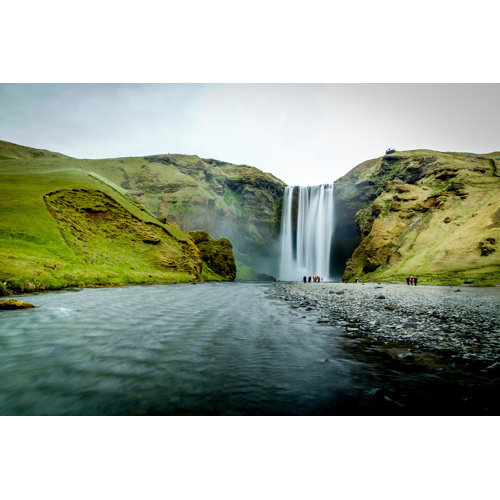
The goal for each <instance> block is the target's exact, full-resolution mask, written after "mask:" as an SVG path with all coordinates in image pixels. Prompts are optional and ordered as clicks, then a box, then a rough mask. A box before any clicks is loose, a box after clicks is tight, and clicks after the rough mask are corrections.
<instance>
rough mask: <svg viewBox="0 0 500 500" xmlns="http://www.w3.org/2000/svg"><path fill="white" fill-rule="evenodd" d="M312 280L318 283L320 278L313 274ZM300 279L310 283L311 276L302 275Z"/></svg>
mask: <svg viewBox="0 0 500 500" xmlns="http://www.w3.org/2000/svg"><path fill="white" fill-rule="evenodd" d="M312 280H313V281H314V283H319V282H320V281H321V278H320V277H319V276H313V277H312ZM302 281H303V282H304V283H311V276H309V277H306V276H303V277H302Z"/></svg>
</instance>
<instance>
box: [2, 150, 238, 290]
mask: <svg viewBox="0 0 500 500" xmlns="http://www.w3.org/2000/svg"><path fill="white" fill-rule="evenodd" d="M87 165H88V162H87V161H85V160H76V159H73V158H69V157H67V156H64V155H61V154H59V153H52V152H49V151H43V150H36V149H33V148H25V147H22V146H17V145H15V144H11V143H7V142H2V141H0V213H1V218H0V255H1V260H0V283H1V286H0V295H5V294H6V293H8V292H9V290H13V291H17V292H27V291H35V290H45V289H54V288H62V287H68V286H92V285H95V286H99V285H109V284H126V283H147V282H162V283H165V282H174V281H176V282H177V281H190V280H200V279H203V278H204V277H205V278H210V279H230V278H228V277H226V276H220V275H219V274H218V273H217V271H214V270H213V269H209V268H208V267H207V264H206V263H205V264H204V262H203V260H202V257H201V255H200V251H199V249H198V247H197V246H196V245H195V243H194V242H193V240H192V238H191V237H190V236H189V235H188V234H187V233H185V232H183V231H181V230H180V229H179V227H178V226H177V225H175V224H170V223H168V222H165V221H163V222H162V221H159V220H158V219H157V218H155V217H154V216H153V215H152V214H151V213H149V212H148V211H147V210H145V209H144V207H142V206H140V205H139V204H138V203H137V202H136V201H135V200H134V198H133V197H132V196H130V195H129V194H128V193H127V192H126V191H125V190H123V189H122V188H120V187H119V186H116V185H115V184H113V183H112V182H111V181H109V180H108V179H106V178H105V177H102V176H100V175H97V174H95V173H92V172H89V171H88V170H87V168H86V167H87ZM228 254H229V250H228V249H227V248H225V249H224V255H228Z"/></svg>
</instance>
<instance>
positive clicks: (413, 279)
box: [406, 276, 418, 286]
mask: <svg viewBox="0 0 500 500" xmlns="http://www.w3.org/2000/svg"><path fill="white" fill-rule="evenodd" d="M417 281H418V278H417V277H416V276H407V277H406V284H407V285H415V286H417Z"/></svg>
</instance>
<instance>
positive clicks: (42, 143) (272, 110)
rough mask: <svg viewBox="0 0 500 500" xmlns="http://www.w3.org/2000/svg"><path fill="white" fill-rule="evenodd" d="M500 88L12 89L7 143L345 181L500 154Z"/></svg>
mask: <svg viewBox="0 0 500 500" xmlns="http://www.w3.org/2000/svg"><path fill="white" fill-rule="evenodd" d="M498 116H500V84H0V139H2V140H6V141H10V142H15V143H18V144H22V145H25V146H31V147H37V148H43V149H49V150H52V151H58V152H60V153H64V154H67V155H69V156H74V157H77V158H111V157H120V156H142V155H150V154H160V153H184V154H197V155H199V156H201V157H203V158H216V159H218V160H223V161H228V162H232V163H237V164H243V163H244V164H248V165H252V166H255V167H258V168H260V169H262V170H264V171H266V172H271V173H273V174H274V175H275V176H277V177H279V178H280V179H282V180H283V181H285V182H286V183H287V184H293V185H297V184H300V185H312V184H319V183H326V182H333V181H334V180H335V179H337V178H339V177H340V176H342V175H343V174H345V173H347V172H348V171H349V170H350V169H352V168H353V167H355V166H356V165H358V164H359V163H361V162H363V161H365V160H368V159H370V158H375V157H377V156H380V155H382V154H383V153H384V152H385V149H386V148H387V147H389V146H391V147H395V148H396V149H398V150H407V149H420V148H425V149H436V150H439V151H469V152H477V153H488V152H491V151H498V150H500V124H499V120H498Z"/></svg>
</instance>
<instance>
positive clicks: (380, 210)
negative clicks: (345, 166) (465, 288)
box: [335, 150, 500, 283]
mask: <svg viewBox="0 0 500 500" xmlns="http://www.w3.org/2000/svg"><path fill="white" fill-rule="evenodd" d="M498 164H500V153H498V152H497V153H490V154H484V155H481V154H469V153H441V152H436V151H429V150H417V151H404V152H397V153H394V154H391V155H386V156H383V157H381V158H377V159H374V160H369V161H367V162H364V163H362V164H361V165H358V166H357V167H355V168H354V169H353V170H352V171H351V172H349V173H348V174H347V175H345V176H344V177H342V178H341V179H339V180H338V181H337V182H336V183H335V189H336V196H337V210H336V214H337V229H338V233H337V236H339V234H342V233H343V232H344V233H345V234H347V235H349V237H350V238H351V240H349V241H350V245H351V250H352V249H353V248H355V249H354V252H353V253H352V256H351V258H350V259H348V261H347V264H346V267H345V272H344V276H343V279H344V281H352V280H354V279H355V278H360V279H367V280H391V279H403V278H404V277H405V276H407V275H409V274H415V275H418V276H419V277H420V278H421V279H423V280H424V282H425V280H427V282H436V283H446V282H449V283H453V282H459V281H463V280H468V279H470V280H476V281H483V282H485V283H488V282H495V281H496V282H498V280H499V279H500V252H499V248H498V245H499V242H500V177H499V176H500V172H499V171H498ZM352 221H354V223H355V227H356V232H357V235H356V232H355V231H354V230H353V226H354V224H353V223H352ZM356 238H358V240H357V241H356ZM356 245H357V246H356ZM347 246H349V245H347ZM344 253H346V252H344Z"/></svg>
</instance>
